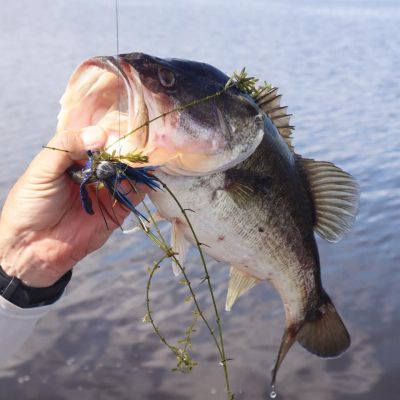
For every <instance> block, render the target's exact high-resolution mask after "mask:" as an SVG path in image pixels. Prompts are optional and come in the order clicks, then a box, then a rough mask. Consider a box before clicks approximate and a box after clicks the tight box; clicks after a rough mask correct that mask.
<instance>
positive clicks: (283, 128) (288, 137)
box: [254, 87, 294, 150]
mask: <svg viewBox="0 0 400 400" xmlns="http://www.w3.org/2000/svg"><path fill="white" fill-rule="evenodd" d="M281 97H282V95H281V94H278V88H276V87H274V88H272V89H268V88H266V89H265V90H263V91H261V92H260V93H259V94H258V95H257V96H256V97H255V98H254V100H255V101H256V103H257V105H258V106H259V107H260V108H261V110H262V111H264V112H265V113H266V114H267V115H268V117H269V118H270V119H271V121H272V122H273V124H274V125H275V126H276V128H277V129H278V131H279V133H280V135H281V136H282V138H283V139H284V141H285V142H286V143H287V145H288V146H289V147H290V148H291V149H292V150H293V145H292V130H293V129H294V126H292V125H290V117H291V116H292V114H288V113H287V107H281V105H280V103H281Z"/></svg>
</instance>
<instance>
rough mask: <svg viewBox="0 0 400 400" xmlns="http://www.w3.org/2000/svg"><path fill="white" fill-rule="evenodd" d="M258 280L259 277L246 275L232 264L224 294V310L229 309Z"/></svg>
mask: <svg viewBox="0 0 400 400" xmlns="http://www.w3.org/2000/svg"><path fill="white" fill-rule="evenodd" d="M259 282H260V280H259V279H257V278H254V277H253V276H250V275H247V274H245V273H243V272H241V271H240V270H238V269H237V268H235V267H234V266H232V267H231V270H230V273H229V286H228V293H227V295H226V303H225V310H226V311H231V308H232V307H233V305H234V304H235V302H236V300H237V299H238V298H239V297H240V296H242V295H243V294H245V293H246V292H247V291H248V290H249V289H251V288H253V287H254V286H256V285H257V283H259Z"/></svg>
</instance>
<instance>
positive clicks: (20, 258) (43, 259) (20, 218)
mask: <svg viewBox="0 0 400 400" xmlns="http://www.w3.org/2000/svg"><path fill="white" fill-rule="evenodd" d="M106 141H107V135H106V133H105V132H104V131H103V130H102V129H100V128H96V127H89V128H87V129H85V130H84V131H79V132H61V133H58V134H57V135H56V136H55V137H53V139H51V141H50V142H49V144H48V146H50V147H54V148H58V149H65V150H67V151H68V152H62V151H56V150H51V149H43V150H42V151H41V152H40V153H39V154H38V155H37V156H36V157H35V158H34V159H33V161H32V162H31V164H30V165H29V166H28V168H27V170H26V171H25V173H24V174H23V175H22V176H21V177H20V178H19V179H18V181H17V182H16V184H15V185H14V187H13V188H12V189H11V191H10V193H9V195H8V197H7V199H6V202H5V204H4V207H3V210H2V213H1V218H0V265H1V266H2V268H3V270H4V271H5V272H6V273H7V275H9V276H16V277H17V278H19V279H21V280H22V282H23V283H24V284H26V285H28V286H33V287H47V286H51V285H52V284H53V283H55V282H56V281H57V280H58V279H59V278H60V277H61V276H63V275H64V274H65V273H66V272H67V271H69V270H70V269H71V268H72V267H73V266H74V265H75V264H76V263H77V262H78V261H79V260H81V259H82V258H84V257H85V256H86V255H87V254H89V253H91V252H93V251H95V250H97V249H98V248H99V247H101V246H102V245H103V244H104V243H105V242H106V240H107V239H108V237H109V236H110V235H111V233H112V231H113V230H114V229H115V228H117V227H118V226H119V225H120V224H121V223H122V221H123V220H124V218H125V217H126V216H127V215H128V213H129V212H128V211H127V210H125V209H124V208H123V207H121V206H120V205H119V203H117V204H114V201H113V200H112V199H111V196H109V193H107V192H106V191H105V190H100V191H99V193H98V201H94V202H93V210H94V212H95V214H94V215H89V214H87V213H86V212H85V211H84V209H83V208H82V204H81V201H80V196H79V186H78V185H77V184H76V183H75V182H73V181H72V179H71V178H70V177H69V176H68V175H67V174H66V173H65V172H66V170H67V169H68V168H69V167H71V166H72V165H73V164H74V161H76V160H82V159H85V158H86V151H87V150H94V149H101V148H103V147H104V145H105V144H106ZM139 189H140V188H139ZM131 196H132V197H131V200H132V202H133V203H134V204H135V205H136V204H138V203H140V202H141V201H142V200H143V197H144V194H132V195H131ZM99 203H100V205H101V207H102V209H103V211H105V218H106V220H107V225H108V227H109V229H107V225H106V223H105V221H104V219H103V216H102V213H101V212H100V210H99ZM111 207H113V210H112V211H111ZM115 218H116V219H117V221H116V220H115Z"/></svg>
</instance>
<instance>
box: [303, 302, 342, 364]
mask: <svg viewBox="0 0 400 400" xmlns="http://www.w3.org/2000/svg"><path fill="white" fill-rule="evenodd" d="M325 296H326V297H325ZM296 339H297V341H298V342H299V343H300V344H301V345H302V346H303V347H304V348H305V349H307V350H308V351H309V352H311V353H313V354H315V355H317V356H318V357H337V356H339V355H340V354H342V353H343V352H344V351H345V350H347V348H348V347H349V346H350V335H349V333H348V332H347V329H346V327H345V326H344V323H343V321H342V319H341V318H340V316H339V314H338V313H337V311H336V308H335V306H334V305H333V303H332V301H331V300H330V298H329V297H328V295H324V304H323V305H322V306H321V307H319V309H318V310H317V312H316V313H315V315H314V317H313V318H312V319H311V320H310V319H308V320H306V321H305V322H304V324H303V325H302V327H301V328H300V330H299V332H298V334H297V337H296Z"/></svg>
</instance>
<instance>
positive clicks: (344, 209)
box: [302, 158, 360, 242]
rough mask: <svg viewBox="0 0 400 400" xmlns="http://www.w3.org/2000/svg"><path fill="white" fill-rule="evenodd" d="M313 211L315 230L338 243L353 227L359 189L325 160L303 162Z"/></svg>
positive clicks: (338, 169)
mask: <svg viewBox="0 0 400 400" xmlns="http://www.w3.org/2000/svg"><path fill="white" fill-rule="evenodd" d="M302 163H303V167H304V169H305V172H306V175H307V178H308V182H309V185H310V191H311V196H312V199H313V203H314V209H315V223H314V229H315V231H316V232H317V233H318V234H319V235H320V236H321V237H322V238H324V239H326V240H328V241H329V242H337V241H339V240H340V239H342V237H343V236H344V235H345V234H346V233H347V232H349V231H350V229H351V227H352V226H353V223H354V220H355V217H356V214H357V209H358V203H359V197H360V193H359V186H358V184H357V182H356V181H355V179H354V178H353V177H352V176H351V175H350V174H348V173H347V172H345V171H343V170H341V169H340V168H338V167H336V166H335V165H334V164H332V163H330V162H325V161H315V160H311V159H304V158H303V159H302Z"/></svg>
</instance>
